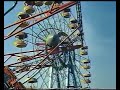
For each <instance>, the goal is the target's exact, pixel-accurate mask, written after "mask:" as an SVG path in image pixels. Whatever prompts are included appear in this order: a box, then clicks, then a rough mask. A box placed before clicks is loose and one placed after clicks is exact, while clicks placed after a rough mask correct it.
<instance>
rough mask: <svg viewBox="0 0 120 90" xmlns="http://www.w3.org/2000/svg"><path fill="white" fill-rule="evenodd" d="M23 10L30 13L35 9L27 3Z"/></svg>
mask: <svg viewBox="0 0 120 90" xmlns="http://www.w3.org/2000/svg"><path fill="white" fill-rule="evenodd" d="M24 11H25V12H26V13H28V14H31V13H34V12H35V9H34V8H33V7H32V6H30V5H28V6H24Z"/></svg>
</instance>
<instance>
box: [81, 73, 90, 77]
mask: <svg viewBox="0 0 120 90" xmlns="http://www.w3.org/2000/svg"><path fill="white" fill-rule="evenodd" d="M83 77H91V74H90V73H88V74H83Z"/></svg>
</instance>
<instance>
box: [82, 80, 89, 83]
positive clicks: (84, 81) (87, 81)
mask: <svg viewBox="0 0 120 90" xmlns="http://www.w3.org/2000/svg"><path fill="white" fill-rule="evenodd" d="M81 82H83V83H91V81H90V79H85V80H81Z"/></svg>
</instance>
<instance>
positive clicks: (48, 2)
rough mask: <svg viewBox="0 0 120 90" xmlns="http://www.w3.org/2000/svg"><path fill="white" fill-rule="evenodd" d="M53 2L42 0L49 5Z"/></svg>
mask: <svg viewBox="0 0 120 90" xmlns="http://www.w3.org/2000/svg"><path fill="white" fill-rule="evenodd" d="M52 3H53V1H44V4H45V5H51V4H52Z"/></svg>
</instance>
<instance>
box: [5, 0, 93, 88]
mask: <svg viewBox="0 0 120 90" xmlns="http://www.w3.org/2000/svg"><path fill="white" fill-rule="evenodd" d="M22 4H23V10H21V12H18V14H17V15H16V17H18V20H17V21H16V22H15V23H13V24H11V25H9V26H5V28H4V30H6V29H9V28H11V27H13V26H14V27H15V28H14V29H13V30H12V31H10V32H9V34H8V33H7V35H4V42H9V41H10V42H11V44H13V47H14V48H15V49H16V51H19V52H13V51H12V50H11V51H9V52H10V53H7V51H6V53H5V54H4V59H5V60H4V79H5V80H4V84H5V85H6V87H8V88H15V89H16V88H18V89H20V88H27V89H30V88H31V89H52V88H54V89H55V88H62V89H67V88H78V89H90V85H89V84H90V83H91V81H90V77H91V73H90V68H91V65H90V59H89V56H88V46H87V45H86V43H85V40H84V32H83V25H82V12H81V2H80V1H22ZM18 5H20V4H19V1H18ZM15 8H17V6H16V7H15ZM5 48H6V47H5ZM7 48H9V49H10V48H11V47H9V46H7ZM8 62H9V63H8Z"/></svg>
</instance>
